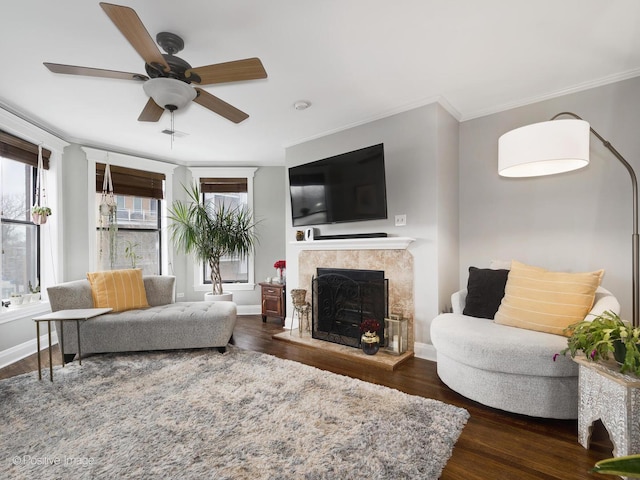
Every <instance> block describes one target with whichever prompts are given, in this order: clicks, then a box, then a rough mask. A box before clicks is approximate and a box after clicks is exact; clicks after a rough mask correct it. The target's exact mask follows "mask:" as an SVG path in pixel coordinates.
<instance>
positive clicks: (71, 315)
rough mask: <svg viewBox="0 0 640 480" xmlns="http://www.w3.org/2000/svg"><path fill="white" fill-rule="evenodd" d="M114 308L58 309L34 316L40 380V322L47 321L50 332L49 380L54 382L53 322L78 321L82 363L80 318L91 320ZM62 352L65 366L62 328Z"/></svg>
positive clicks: (77, 327)
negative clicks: (52, 356)
mask: <svg viewBox="0 0 640 480" xmlns="http://www.w3.org/2000/svg"><path fill="white" fill-rule="evenodd" d="M111 310H113V309H112V308H76V309H71V310H58V311H57V312H52V313H47V314H46V315H41V316H39V317H35V318H33V321H34V322H36V339H37V340H36V342H37V344H38V380H42V365H41V361H40V322H47V330H48V334H49V380H51V381H52V382H53V361H52V358H51V322H67V321H74V322H76V329H77V332H78V363H80V365H82V351H81V350H80V320H89V319H90V318H93V317H97V316H98V315H102V314H105V313H108V312H110V311H111ZM59 340H60V353H61V355H62V366H63V367H64V333H63V329H62V328H61V329H60V339H59Z"/></svg>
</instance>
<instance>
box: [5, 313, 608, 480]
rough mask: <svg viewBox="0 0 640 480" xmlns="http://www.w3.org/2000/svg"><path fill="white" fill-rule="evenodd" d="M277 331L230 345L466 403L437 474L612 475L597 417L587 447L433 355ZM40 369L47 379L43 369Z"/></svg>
mask: <svg viewBox="0 0 640 480" xmlns="http://www.w3.org/2000/svg"><path fill="white" fill-rule="evenodd" d="M282 331H283V329H282V326H281V325H280V321H279V320H276V319H268V320H267V323H263V322H262V320H261V317H260V316H258V315H256V316H243V317H239V319H238V323H237V325H236V329H235V333H234V339H235V344H236V346H237V347H239V348H243V349H247V350H253V351H256V352H264V353H268V354H270V355H275V356H277V357H280V358H286V359H289V360H294V361H297V362H301V363H305V364H307V365H311V366H314V367H317V368H321V369H324V370H328V371H331V372H334V373H337V374H341V375H347V376H349V377H353V378H359V379H361V380H365V381H368V382H372V383H377V384H380V385H386V386H388V387H392V388H396V389H398V390H401V391H403V392H406V393H409V394H411V395H419V396H422V397H427V398H434V399H437V400H441V401H443V402H447V403H450V404H453V405H457V406H459V407H463V408H466V409H467V410H468V411H469V413H470V414H471V418H470V419H469V422H468V423H467V425H466V427H465V428H464V430H463V432H462V435H461V436H460V438H459V440H458V442H457V443H456V445H455V448H454V451H453V456H452V457H451V459H450V460H449V462H448V464H447V466H446V468H445V470H444V472H443V475H442V477H441V478H442V479H445V480H446V479H449V480H475V479H478V480H480V479H481V480H503V479H504V480H528V479H549V480H551V479H558V480H572V479H576V480H582V479H606V478H615V477H609V476H602V475H596V474H590V473H589V470H590V469H591V467H593V465H594V463H595V462H596V461H598V460H600V459H603V458H607V457H610V456H611V452H612V444H611V442H610V441H609V439H608V437H607V434H606V431H605V430H604V427H602V425H601V424H599V425H597V426H596V428H594V433H593V438H592V445H591V448H590V449H589V450H585V449H584V448H582V446H580V444H578V441H577V435H576V432H577V421H568V420H546V419H536V418H530V417H525V416H520V415H513V414H508V413H505V412H501V411H499V410H495V409H492V408H489V407H485V406H483V405H480V404H478V403H475V402H472V401H470V400H467V399H466V398H464V397H462V396H460V395H458V394H457V393H455V392H453V391H451V390H449V388H447V387H446V386H445V385H444V384H443V383H442V382H441V381H440V380H439V379H438V376H437V374H436V365H435V363H434V362H430V361H427V360H422V359H418V358H412V359H410V360H408V361H407V362H405V363H404V364H402V365H401V366H399V367H398V369H397V370H396V371H394V372H389V371H386V370H383V369H379V368H375V367H366V366H363V365H359V364H355V363H351V362H348V361H346V360H342V359H336V358H332V357H330V356H327V355H326V353H324V352H322V351H319V350H314V349H310V348H306V347H302V346H299V345H294V344H291V343H288V342H283V341H279V340H273V339H272V338H271V336H272V335H273V334H274V333H279V332H282ZM54 349H55V352H54V364H59V363H60V353H59V351H58V348H57V347H54ZM42 357H43V361H44V365H47V366H48V355H45V354H43V355H42ZM87 361H89V358H87ZM37 365H38V364H37V358H36V355H32V356H30V357H28V358H26V359H24V360H21V361H20V362H17V363H15V364H13V365H10V366H8V367H6V368H3V369H0V379H3V378H9V377H12V376H15V375H20V374H23V373H32V374H33V375H36V371H37V368H38V366H37ZM47 375H48V372H47ZM43 376H44V378H48V377H47V376H45V372H43ZM43 381H45V380H43Z"/></svg>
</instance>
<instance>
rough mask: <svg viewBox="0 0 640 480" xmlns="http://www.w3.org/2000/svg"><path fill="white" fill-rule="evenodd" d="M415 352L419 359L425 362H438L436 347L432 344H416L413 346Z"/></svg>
mask: <svg viewBox="0 0 640 480" xmlns="http://www.w3.org/2000/svg"><path fill="white" fill-rule="evenodd" d="M413 350H414V353H415V355H416V357H418V358H422V359H424V360H431V361H432V362H435V361H436V347H434V346H433V345H432V344H430V343H419V342H416V343H414V345H413Z"/></svg>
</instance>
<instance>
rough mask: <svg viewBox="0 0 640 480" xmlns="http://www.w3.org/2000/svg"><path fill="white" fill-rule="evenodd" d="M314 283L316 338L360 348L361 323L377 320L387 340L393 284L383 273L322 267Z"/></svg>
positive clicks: (381, 335)
mask: <svg viewBox="0 0 640 480" xmlns="http://www.w3.org/2000/svg"><path fill="white" fill-rule="evenodd" d="M317 273H318V276H317V277H315V278H314V279H313V281H312V308H313V329H312V337H313V338H317V339H320V340H325V341H328V342H333V343H339V344H341V345H348V346H350V347H356V348H357V347H359V346H360V337H361V335H362V334H361V332H360V323H361V322H362V321H363V320H364V319H366V318H373V319H375V320H377V321H378V323H379V324H380V330H378V335H379V336H380V338H381V339H383V338H384V319H385V317H387V316H388V303H389V302H388V297H389V282H388V280H386V279H385V278H384V271H380V270H352V269H342V268H318V270H317Z"/></svg>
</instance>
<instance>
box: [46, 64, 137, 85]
mask: <svg viewBox="0 0 640 480" xmlns="http://www.w3.org/2000/svg"><path fill="white" fill-rule="evenodd" d="M44 66H45V67H47V68H48V69H49V70H51V71H52V72H53V73H64V74H67V75H86V76H89V77H102V78H118V79H120V80H138V81H141V82H144V81H146V80H149V77H147V76H146V75H142V74H140V73H130V72H118V71H117V70H104V69H102V68H91V67H77V66H75V65H62V64H60V63H49V62H44Z"/></svg>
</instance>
